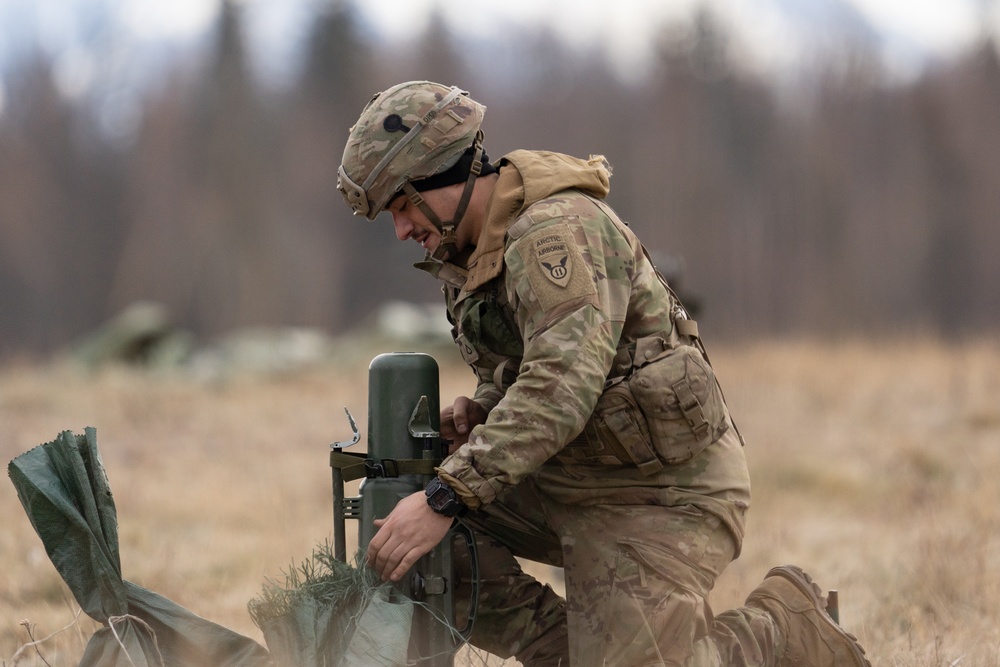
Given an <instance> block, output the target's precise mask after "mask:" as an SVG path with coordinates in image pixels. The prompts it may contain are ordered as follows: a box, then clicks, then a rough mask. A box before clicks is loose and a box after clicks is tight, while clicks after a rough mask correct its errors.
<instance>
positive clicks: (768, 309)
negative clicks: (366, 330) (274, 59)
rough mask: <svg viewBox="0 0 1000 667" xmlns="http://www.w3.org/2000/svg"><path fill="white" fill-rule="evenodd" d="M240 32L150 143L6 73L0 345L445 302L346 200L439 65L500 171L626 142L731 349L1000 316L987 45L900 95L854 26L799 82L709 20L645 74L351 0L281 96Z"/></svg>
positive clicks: (151, 127)
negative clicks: (378, 136) (368, 131)
mask: <svg viewBox="0 0 1000 667" xmlns="http://www.w3.org/2000/svg"><path fill="white" fill-rule="evenodd" d="M243 20H244V17H243V16H242V14H241V9H240V5H238V4H236V3H232V2H227V3H225V4H224V6H223V9H222V12H221V14H220V18H219V20H218V23H217V26H216V28H215V30H214V32H213V34H212V35H211V37H210V39H209V43H208V45H207V46H206V48H205V49H204V50H203V51H199V52H198V54H197V57H195V56H190V57H187V58H184V57H179V58H177V59H176V62H172V64H171V65H170V66H169V67H168V68H166V74H165V75H163V76H161V77H160V79H159V80H158V81H157V83H156V85H154V86H150V87H149V88H148V90H147V92H146V93H145V94H144V96H143V97H142V98H141V105H140V107H139V109H138V113H137V115H136V121H135V123H134V128H132V129H129V128H128V127H126V129H127V130H128V131H125V130H122V132H119V133H116V132H115V131H111V132H109V129H108V125H109V121H108V118H107V114H106V113H105V114H104V115H103V116H102V112H101V109H100V107H99V105H95V104H91V103H88V100H87V99H86V98H83V99H68V98H67V97H66V96H65V95H62V94H61V93H60V92H59V89H58V87H57V85H56V82H55V78H54V71H53V63H52V62H50V61H49V60H48V59H46V58H45V57H44V56H43V55H40V54H39V55H37V56H35V57H33V58H29V59H25V60H22V61H21V62H20V63H19V65H18V66H17V67H16V69H15V70H13V71H12V72H10V73H9V74H8V77H7V80H6V91H7V94H6V96H5V98H6V103H5V107H4V110H3V113H2V115H0V303H2V310H0V356H9V355H12V354H17V353H23V352H25V351H28V352H34V353H45V352H47V351H50V350H52V349H54V348H56V347H58V346H60V345H63V344H65V343H67V342H68V341H71V340H73V339H75V338H77V337H79V336H80V335H81V334H83V333H85V332H87V331H88V330H90V329H91V328H92V327H94V326H96V325H97V324H98V323H100V322H102V321H103V320H105V319H106V318H108V317H109V316H111V315H113V314H114V313H116V312H119V311H120V310H121V309H122V308H123V307H125V306H126V305H127V304H129V303H130V302H132V301H134V300H138V299H146V300H155V301H159V302H162V303H164V304H166V305H167V306H169V308H170V309H171V311H172V312H173V313H174V315H175V317H176V319H177V321H178V322H179V323H180V324H181V325H183V326H184V327H186V328H190V329H192V330H194V331H195V332H197V333H198V334H199V335H200V336H205V337H209V336H212V335H215V334H219V333H222V332H224V331H226V330H229V329H232V328H235V327H240V326H245V325H257V324H264V325H271V324H287V325H304V326H316V327H321V328H323V329H326V330H328V331H331V332H335V333H337V332H343V331H345V330H348V329H350V328H352V327H353V326H356V325H358V324H359V323H361V322H363V321H364V320H365V318H366V317H369V316H370V315H371V313H372V311H373V310H374V309H375V308H377V306H378V305H379V304H380V303H381V302H383V301H385V300H387V299H395V298H400V299H410V300H417V301H436V300H437V299H438V296H439V295H438V293H437V292H438V288H437V285H435V284H434V281H433V280H431V279H429V278H425V277H424V276H422V275H418V274H416V273H414V272H413V270H412V269H411V268H410V266H409V265H410V264H411V263H412V261H415V260H416V259H418V258H419V257H420V249H419V248H418V247H417V246H416V245H413V244H401V243H398V242H396V241H395V238H394V236H393V233H392V227H391V225H390V224H389V223H388V221H387V220H380V221H379V222H378V223H374V224H372V223H367V222H366V221H363V220H359V219H356V218H352V217H351V216H350V215H349V214H348V213H347V210H346V207H345V206H344V205H343V203H342V201H341V199H340V195H339V193H338V192H337V190H336V171H337V166H338V165H339V161H340V154H341V151H342V148H343V142H344V140H345V138H346V134H347V130H348V127H349V126H350V124H351V123H352V122H353V121H354V120H355V119H356V118H357V115H358V114H359V112H360V110H361V108H362V107H363V106H364V104H365V103H366V102H367V101H368V99H370V97H371V96H372V94H373V93H375V92H376V91H379V90H383V89H385V88H387V87H388V86H390V85H392V84H394V83H397V82H399V81H404V80H408V79H418V78H419V79H424V78H426V79H431V80H437V81H441V82H443V83H453V84H456V85H459V86H462V87H463V88H465V89H467V90H470V91H471V92H472V94H473V96H474V97H475V98H476V99H478V100H480V101H482V102H484V103H485V104H486V105H487V106H488V107H489V110H488V112H487V116H486V125H485V129H486V145H487V148H488V150H489V151H490V154H491V157H492V158H493V159H496V158H499V157H500V156H501V155H502V154H503V153H505V152H507V151H509V150H513V149H515V148H540V149H548V150H557V151H563V152H567V153H572V154H576V155H580V156H586V155H588V154H591V153H595V154H596V153H600V154H604V155H606V156H607V157H608V159H609V160H610V162H611V163H612V165H613V167H614V168H615V177H614V178H613V179H612V194H611V197H610V201H611V203H612V205H614V206H615V207H616V208H617V209H618V210H619V212H620V213H621V214H622V215H623V217H624V218H625V219H627V220H629V221H630V222H631V223H632V225H633V227H634V228H635V229H636V230H637V232H638V233H639V235H640V237H642V238H643V239H644V241H645V242H646V244H647V246H648V247H649V248H650V250H651V252H653V253H654V255H660V256H663V257H673V258H677V257H680V258H683V262H684V267H685V269H684V274H683V282H684V284H683V285H682V287H683V288H684V289H686V290H687V291H688V292H690V293H693V294H694V295H696V296H697V298H698V299H699V301H701V302H702V304H703V305H704V313H703V316H702V320H703V322H704V323H705V325H707V326H708V327H709V330H710V332H711V334H710V335H711V337H712V338H713V339H720V338H730V339H735V338H737V337H745V336H765V335H797V334H802V333H808V334H820V335H842V334H852V333H860V334H870V333H886V334H892V333H896V332H900V331H904V332H912V331H922V332H936V333H940V334H942V335H949V336H951V335H966V334H981V333H983V332H985V331H986V330H988V329H990V328H992V327H996V325H997V324H1000V308H997V307H996V306H997V301H996V288H997V287H1000V262H998V261H997V259H996V255H997V250H998V249H1000V225H998V224H997V222H998V221H1000V187H998V180H1000V171H998V167H997V156H998V155H1000V123H998V122H997V119H998V118H1000V62H998V57H997V50H996V49H995V46H994V43H993V42H992V40H991V39H990V38H989V37H988V36H986V35H984V37H983V38H982V39H981V40H980V41H979V42H978V44H977V45H975V46H974V47H973V48H970V49H969V50H967V51H966V52H965V53H964V54H963V55H962V56H961V57H959V58H957V59H955V60H953V61H951V62H949V63H947V64H939V65H937V66H935V67H933V68H930V69H928V70H927V71H925V72H924V73H923V74H922V75H921V76H920V77H919V78H917V79H916V80H913V81H909V82H906V83H892V82H890V81H889V79H888V77H887V76H885V75H884V73H883V72H882V71H881V70H880V66H879V64H878V60H877V59H876V58H875V57H874V56H872V48H871V45H866V44H865V43H864V42H863V40H861V39H860V38H858V39H855V38H853V37H851V36H850V35H845V38H844V40H843V42H842V44H841V45H840V46H839V47H838V48H837V49H836V50H834V51H832V52H828V53H826V54H824V55H825V57H823V58H817V61H816V63H814V64H811V65H809V66H808V67H804V68H803V69H802V70H801V72H802V73H803V75H802V76H801V77H800V78H799V79H798V80H796V81H794V82H791V83H789V82H784V84H783V85H778V84H776V82H775V81H774V80H772V79H770V78H768V77H766V76H764V75H762V74H760V73H756V72H755V71H753V70H751V69H748V68H746V67H743V66H742V63H741V62H740V60H741V59H740V57H739V55H738V51H737V50H736V49H734V48H733V39H732V36H731V35H730V34H729V33H728V32H727V30H726V29H725V28H724V27H723V25H722V24H721V23H720V22H719V21H717V20H715V19H714V18H713V17H712V16H711V15H710V14H708V13H702V14H700V15H699V16H698V17H697V19H696V20H695V21H693V23H692V25H691V27H690V28H689V29H686V30H680V29H679V28H677V27H671V26H666V25H665V26H664V27H663V30H662V34H661V38H660V40H659V41H658V45H657V46H658V48H657V50H656V62H655V63H653V65H652V66H651V68H650V69H649V71H648V72H647V73H645V74H643V75H642V76H641V77H638V80H634V79H630V80H624V79H623V78H622V77H621V76H620V75H618V74H616V73H615V72H614V71H612V69H611V68H610V67H609V66H608V64H607V62H606V60H605V59H604V57H603V55H602V54H601V53H600V52H598V51H597V50H596V49H595V50H594V51H592V52H581V51H580V50H579V49H573V48H570V47H568V46H566V45H565V44H564V43H563V42H561V41H560V40H558V39H557V38H556V37H555V36H553V34H551V33H550V32H548V31H547V30H546V29H545V28H538V29H536V30H521V31H519V32H518V33H517V34H509V35H506V36H504V37H498V38H497V39H496V40H495V41H491V42H489V43H484V42H483V41H482V40H479V41H476V40H468V39H466V38H464V37H463V36H462V35H459V34H455V33H453V32H452V31H451V30H450V29H449V27H448V24H447V23H446V22H445V21H444V20H443V18H442V17H441V16H440V15H437V16H433V17H432V18H431V20H430V21H429V24H428V27H427V28H426V29H425V32H424V33H423V34H422V35H419V36H417V38H416V39H414V40H412V41H407V42H406V43H399V44H390V43H386V42H384V41H380V40H379V39H378V38H376V37H374V36H373V34H374V33H373V32H372V31H371V30H369V29H368V28H367V27H366V26H365V25H364V24H363V22H362V21H361V20H360V19H359V15H358V13H357V12H356V10H355V9H354V7H353V5H352V4H350V3H348V2H345V1H343V0H341V1H339V2H331V3H328V4H326V5H324V9H322V10H321V11H319V12H318V13H317V14H316V16H315V17H314V19H313V20H312V22H311V23H310V31H309V34H308V38H307V41H306V43H305V45H304V49H303V56H302V59H301V64H300V66H299V67H298V68H297V69H296V70H295V78H294V80H288V81H285V82H284V83H283V85H281V86H277V87H275V86H272V87H267V86H263V85H261V83H260V81H259V79H258V78H257V77H255V75H254V72H253V70H252V68H251V66H250V57H249V45H248V44H247V41H246V37H245V34H244V26H243V25H242V22H243ZM113 119H114V117H113V116H112V120H113ZM126 125H127V124H126ZM111 127H112V130H114V128H115V127H116V125H115V123H114V122H112V123H111ZM119 129H120V128H119Z"/></svg>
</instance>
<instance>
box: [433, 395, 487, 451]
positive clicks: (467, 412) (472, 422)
mask: <svg viewBox="0 0 1000 667" xmlns="http://www.w3.org/2000/svg"><path fill="white" fill-rule="evenodd" d="M484 423H486V410H485V409H484V408H483V406H481V405H479V403H476V402H475V401H474V400H472V399H471V398H468V397H467V396H459V397H458V398H456V399H455V402H454V403H453V404H452V405H450V406H448V407H447V408H445V409H444V410H442V411H441V437H442V438H444V439H445V440H451V443H452V444H451V445H450V446H449V447H448V453H449V454H451V453H453V452H454V451H455V450H456V449H458V448H459V447H461V446H462V445H464V444H465V443H467V442H468V441H469V433H471V432H472V429H474V428H475V427H476V426H479V425H480V424H484Z"/></svg>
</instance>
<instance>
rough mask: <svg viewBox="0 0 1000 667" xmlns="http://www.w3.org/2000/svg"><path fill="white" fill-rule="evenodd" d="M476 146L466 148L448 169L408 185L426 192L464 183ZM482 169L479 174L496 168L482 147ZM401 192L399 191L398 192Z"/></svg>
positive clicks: (470, 168)
mask: <svg viewBox="0 0 1000 667" xmlns="http://www.w3.org/2000/svg"><path fill="white" fill-rule="evenodd" d="M475 155H476V146H475V144H473V145H472V146H469V148H467V149H466V151H465V152H464V153H462V156H461V157H460V158H458V162H456V163H455V164H453V165H452V166H451V167H449V168H448V169H446V170H444V171H442V172H441V173H439V174H434V175H433V176H428V177H427V178H421V179H420V180H418V181H411V182H410V185H412V186H413V189H414V190H416V191H417V192H426V191H427V190H435V189H437V188H443V187H446V186H448V185H455V184H456V183H465V181H467V180H468V178H469V171H471V170H472V161H473V160H474V159H475ZM482 160H483V169H482V171H480V172H479V175H480V176H486V175H487V174H495V173H496V171H497V169H496V167H494V166H493V165H492V164H490V156H489V155H487V154H486V149H483V157H482ZM400 194H401V193H400Z"/></svg>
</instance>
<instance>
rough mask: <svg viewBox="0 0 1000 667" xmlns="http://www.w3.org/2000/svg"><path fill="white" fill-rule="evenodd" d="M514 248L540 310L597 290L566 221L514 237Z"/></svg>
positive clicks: (594, 292)
mask: <svg viewBox="0 0 1000 667" xmlns="http://www.w3.org/2000/svg"><path fill="white" fill-rule="evenodd" d="M517 249H518V252H519V254H520V255H521V258H522V261H523V262H524V264H525V271H526V272H527V274H528V281H529V282H530V283H531V288H532V290H533V291H534V292H535V295H536V296H537V297H538V300H539V303H540V305H541V307H542V309H543V310H549V309H551V308H553V307H555V306H558V305H560V304H562V303H565V302H567V301H569V300H571V299H576V298H578V297H581V296H588V295H591V294H596V293H597V290H596V288H595V287H594V280H593V278H592V277H591V272H590V271H589V270H588V267H587V266H586V264H585V262H584V259H583V254H582V253H581V252H580V248H579V246H578V245H577V244H576V239H574V238H573V232H572V231H571V230H570V227H569V225H568V224H566V223H559V224H556V225H552V226H549V227H546V228H544V229H540V230H538V231H536V232H532V233H530V234H528V235H526V236H524V237H522V238H521V239H519V240H518V242H517Z"/></svg>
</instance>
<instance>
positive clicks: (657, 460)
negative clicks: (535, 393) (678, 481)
mask: <svg viewBox="0 0 1000 667" xmlns="http://www.w3.org/2000/svg"><path fill="white" fill-rule="evenodd" d="M676 342H677V339H676V337H674V340H673V341H671V340H669V339H667V338H664V337H660V336H651V337H648V338H643V339H640V340H639V341H638V342H637V343H636V349H635V351H634V352H630V353H629V355H630V357H631V358H632V362H631V373H630V374H628V375H627V376H625V377H617V378H612V379H611V380H609V381H608V383H607V385H606V388H605V390H604V392H603V393H602V394H601V396H600V398H598V399H597V405H596V406H595V407H594V412H593V414H592V416H591V418H590V419H589V420H588V422H587V424H586V425H585V426H584V429H583V432H582V433H581V434H580V435H579V436H578V437H577V438H576V439H574V440H572V441H571V442H569V443H568V444H567V445H566V447H564V448H563V449H562V450H561V451H560V452H559V453H558V454H556V455H555V457H554V459H555V460H556V461H559V462H560V463H562V464H564V465H571V466H580V465H583V466H595V465H612V466H620V465H634V466H635V467H637V468H638V469H639V471H640V472H641V473H642V474H643V475H646V476H649V475H653V474H656V473H657V472H659V471H661V470H662V469H663V468H664V467H666V466H674V465H679V464H681V463H684V462H686V461H689V460H690V459H692V458H694V457H695V456H697V455H698V454H699V453H700V452H701V451H702V450H704V449H705V448H706V447H708V446H709V445H710V444H712V443H713V442H715V441H716V440H718V439H719V438H720V437H721V436H722V434H723V433H725V432H726V430H727V429H728V428H729V421H728V419H727V415H728V411H727V409H726V404H725V400H724V399H723V396H722V390H721V389H720V388H719V385H718V383H717V382H716V379H715V373H714V372H713V371H712V367H711V366H710V365H709V363H708V361H707V360H706V359H705V357H704V356H703V355H702V353H701V352H700V351H699V350H698V348H697V347H694V346H692V345H686V344H679V345H678V344H676Z"/></svg>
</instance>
